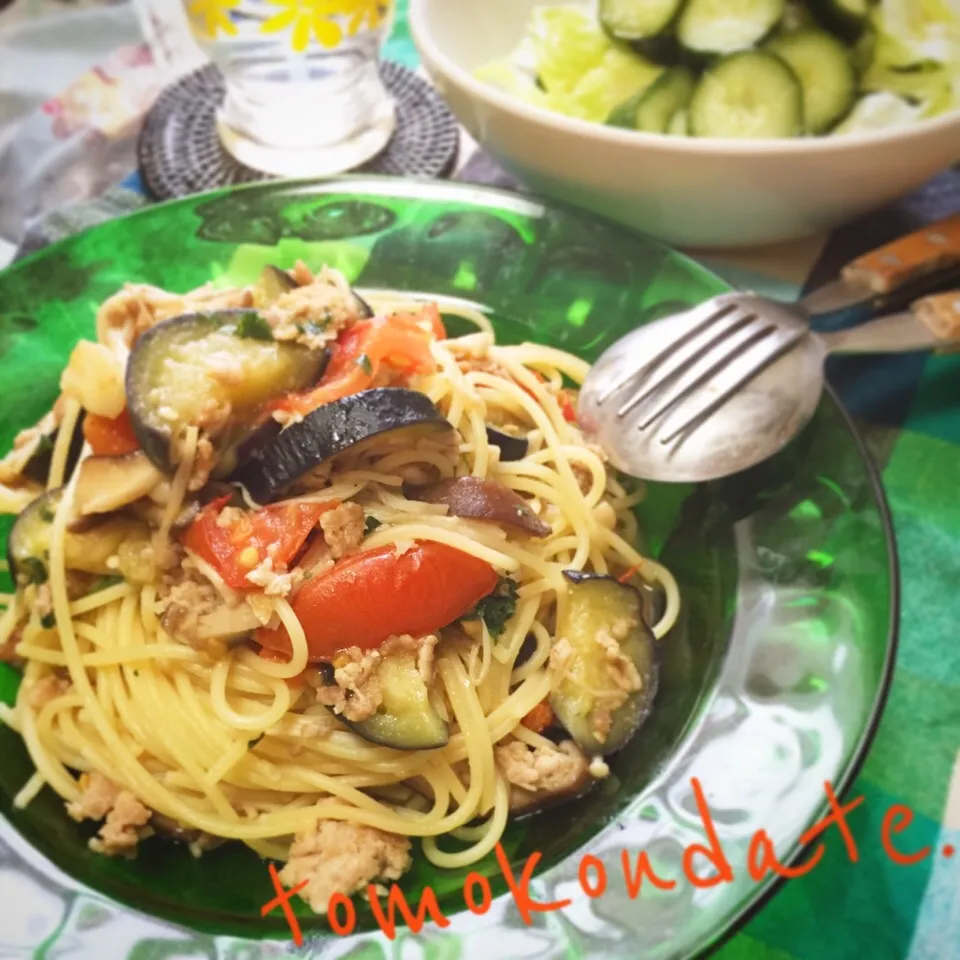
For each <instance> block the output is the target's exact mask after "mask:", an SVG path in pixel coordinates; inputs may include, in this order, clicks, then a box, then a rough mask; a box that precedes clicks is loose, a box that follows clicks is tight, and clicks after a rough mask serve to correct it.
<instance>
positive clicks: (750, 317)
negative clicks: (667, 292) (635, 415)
mask: <svg viewBox="0 0 960 960" xmlns="http://www.w3.org/2000/svg"><path fill="white" fill-rule="evenodd" d="M755 319H756V314H753V313H748V314H746V315H745V316H742V317H740V318H739V319H738V320H736V321H734V322H733V323H732V324H731V325H730V326H728V327H725V328H724V329H723V330H721V331H720V332H719V333H718V334H716V335H715V336H713V337H712V338H711V339H710V340H708V341H707V342H706V343H705V344H704V345H703V346H702V347H699V348H698V349H697V350H696V351H694V353H692V354H691V355H690V356H689V357H687V358H686V360H683V361H682V362H681V363H678V364H677V365H676V367H674V368H673V370H668V371H667V372H666V373H665V374H663V375H662V376H661V377H659V378H658V379H655V380H654V381H653V383H651V384H650V386H648V387H647V388H646V390H641V392H640V393H636V394H634V395H633V396H632V397H631V398H630V399H629V400H628V401H627V402H626V403H625V404H624V405H623V406H622V407H620V409H619V410H618V411H617V416H618V417H625V416H626V415H627V414H628V413H629V412H630V411H631V410H633V409H634V408H635V407H638V406H639V405H640V404H641V403H643V401H644V400H646V399H647V398H648V397H649V396H651V395H652V394H654V393H657V392H658V391H660V390H662V389H663V388H665V387H667V386H669V385H670V384H671V383H675V382H676V381H677V380H678V379H679V378H680V377H682V376H683V375H684V374H685V373H686V372H687V371H688V370H689V369H690V368H691V367H693V366H694V364H696V363H698V362H699V361H700V360H702V359H703V358H704V357H706V356H707V355H708V354H710V353H712V352H713V350H714V348H716V347H718V346H719V345H720V344H721V343H723V341H724V340H728V339H729V338H730V337H732V336H735V335H736V334H738V333H739V332H740V331H741V330H743V329H744V328H745V327H748V326H749V325H750V324H751V323H753V321H754V320H755Z"/></svg>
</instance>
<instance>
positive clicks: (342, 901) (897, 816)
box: [261, 779, 954, 946]
mask: <svg viewBox="0 0 960 960" xmlns="http://www.w3.org/2000/svg"><path fill="white" fill-rule="evenodd" d="M690 785H691V788H692V790H693V795H694V799H695V800H696V804H697V810H698V812H699V815H700V819H701V821H702V823H703V829H704V834H705V837H706V841H707V842H706V843H692V844H690V845H689V846H688V847H686V848H685V850H684V851H683V857H682V861H681V867H682V873H683V878H682V880H685V881H686V882H687V883H689V884H690V885H691V886H693V887H697V888H699V889H709V888H711V887H716V886H718V885H720V884H723V883H732V882H733V879H734V868H733V865H732V864H731V863H730V861H729V860H728V858H727V855H726V854H725V853H724V851H723V847H722V845H721V843H720V838H719V837H718V835H717V831H716V827H715V826H714V822H713V817H712V816H711V814H710V808H709V807H708V806H707V800H706V797H705V796H704V793H703V787H702V786H701V784H700V781H699V780H697V779H693V780H691V781H690ZM825 789H826V795H827V802H828V804H829V810H828V812H827V813H826V815H825V816H824V817H823V818H822V819H821V820H819V821H818V822H817V823H815V824H814V825H813V826H812V827H810V829H809V830H807V832H806V833H804V834H803V836H802V837H801V838H800V844H801V846H803V847H811V849H810V851H809V853H808V855H807V856H806V858H805V859H804V860H803V861H802V862H800V863H797V864H796V865H795V866H787V865H786V864H784V863H781V862H780V860H779V859H778V858H777V855H776V853H775V851H774V846H773V841H772V840H771V839H770V837H769V835H768V834H767V832H766V830H758V831H757V832H756V833H755V834H754V835H753V837H752V839H751V841H750V846H749V848H748V851H747V857H746V864H745V865H744V866H743V867H738V869H743V868H744V867H745V869H746V871H747V873H748V875H749V876H750V878H751V880H754V881H756V882H760V881H762V880H764V879H766V878H767V877H768V876H770V875H771V874H773V875H775V876H777V877H782V878H785V879H795V878H797V877H802V876H805V875H806V874H808V873H810V872H811V871H812V870H813V869H815V868H816V866H817V865H818V864H819V863H820V861H821V860H822V859H823V855H824V852H825V850H826V847H825V844H824V841H823V837H824V836H825V834H826V833H827V832H828V831H829V830H830V829H831V828H836V833H837V834H839V836H840V838H841V840H842V842H843V844H844V846H845V848H846V852H847V856H848V857H849V859H850V861H851V862H852V863H856V862H857V861H858V860H859V859H860V853H859V851H858V849H857V844H856V841H855V840H854V838H853V834H852V833H851V831H850V827H849V825H848V824H847V816H848V815H849V814H850V813H851V812H852V811H853V810H855V809H856V808H857V807H859V806H860V804H862V803H863V802H864V798H863V797H862V796H860V797H857V798H856V799H854V800H851V801H850V802H848V803H845V804H842V803H841V802H840V801H839V800H838V799H837V796H836V794H835V793H834V790H833V786H832V784H830V783H829V782H828V783H826V784H825ZM912 822H913V813H912V811H911V810H910V809H909V808H908V807H905V806H904V805H903V804H894V805H893V806H892V807H890V809H889V810H888V811H887V812H886V814H885V815H884V818H883V822H882V825H881V831H880V834H881V835H880V842H881V844H882V846H883V850H884V852H885V853H886V855H887V856H888V857H889V858H890V860H892V861H893V862H894V863H895V864H898V865H900V866H910V865H912V864H915V863H919V862H920V861H921V860H925V859H926V858H927V857H929V856H930V854H931V853H932V848H931V847H929V846H927V847H923V848H921V849H919V850H914V851H907V850H904V849H902V848H901V846H900V845H899V844H898V843H897V840H896V836H897V835H898V834H900V833H903V832H904V831H905V830H906V829H907V828H908V827H909V826H910V824H911V823H912ZM814 844H815V845H814ZM953 852H954V851H953V849H952V848H949V847H945V848H944V850H943V853H944V855H945V856H948V857H949V856H952V855H953ZM495 853H496V858H497V864H498V866H499V869H500V873H501V875H502V877H503V880H504V881H505V883H506V885H507V890H508V893H509V895H510V896H511V897H512V898H513V902H514V903H515V905H516V907H517V910H518V912H519V914H520V916H521V918H522V919H523V922H524V923H526V924H527V925H529V924H531V923H532V922H533V918H534V916H535V915H536V914H539V913H551V912H553V911H554V910H562V909H564V907H568V906H569V905H570V904H571V903H572V900H571V899H569V898H566V899H563V900H548V901H539V900H536V899H534V897H533V894H532V893H531V891H530V884H531V882H532V881H533V874H534V871H535V870H536V869H537V865H538V864H539V863H540V860H541V859H542V858H541V854H539V853H532V854H531V855H530V856H529V857H527V860H526V862H525V863H524V864H523V867H522V868H521V869H520V871H519V874H518V873H516V872H514V869H513V867H512V866H511V865H510V861H509V859H508V857H507V855H506V853H505V852H504V850H503V848H502V847H501V846H500V844H497V846H496V850H495ZM270 876H271V880H272V882H273V887H274V890H275V892H276V897H274V899H273V900H271V901H270V902H269V903H266V904H264V906H263V909H262V911H261V913H262V915H263V916H266V915H267V914H268V913H270V912H271V911H273V910H275V909H277V908H281V909H282V910H283V912H284V914H285V915H286V918H287V922H288V923H289V924H290V930H291V933H292V934H293V939H294V942H295V943H296V944H297V945H298V946H299V945H300V944H301V943H302V942H303V937H302V934H301V932H300V926H299V924H298V922H297V919H296V917H295V915H294V914H293V911H292V910H291V909H290V906H289V900H290V898H291V897H293V896H294V895H295V893H296V892H297V891H298V890H299V889H300V887H302V886H304V884H305V882H304V883H302V884H300V885H299V886H298V887H296V888H294V889H293V890H287V891H285V890H284V889H283V887H282V885H281V884H280V880H279V878H278V876H277V873H276V869H275V867H274V866H273V865H272V864H271V865H270ZM578 877H579V881H580V886H581V888H582V889H583V892H584V894H585V895H586V896H588V897H590V898H591V899H594V898H596V897H602V896H603V895H604V894H605V893H606V892H607V891H608V889H610V887H611V886H612V885H613V884H618V885H622V887H621V889H625V890H626V893H627V895H628V896H629V897H630V898H631V899H633V900H635V899H636V898H637V897H639V896H640V894H641V891H642V889H643V887H644V885H645V884H646V885H648V886H650V887H654V888H656V889H658V890H673V889H675V888H676V887H677V886H678V885H679V884H680V883H681V882H682V880H681V878H680V877H666V876H661V875H659V874H658V873H657V872H656V870H655V869H654V867H653V865H652V864H651V862H650V858H649V857H648V856H647V854H646V853H644V852H635V851H627V850H624V851H622V852H621V854H620V863H619V865H618V868H616V867H615V868H611V865H610V863H609V862H604V861H603V860H601V859H600V858H599V857H595V856H593V855H592V854H587V855H586V856H585V857H583V859H582V860H581V861H580V867H579V870H578ZM462 893H463V903H464V907H465V908H466V909H467V910H469V911H470V913H473V914H476V915H478V916H482V915H483V914H485V913H486V912H487V911H488V910H489V909H490V906H491V904H492V903H493V890H492V888H491V885H490V881H489V880H488V879H487V877H485V876H483V875H482V874H480V873H476V872H472V873H468V874H467V877H466V879H465V881H464V885H463V891H462ZM367 896H368V898H369V901H370V908H371V910H372V911H373V916H374V919H375V920H376V922H377V925H378V926H379V927H380V930H381V931H382V932H383V933H384V934H385V935H386V936H387V937H388V938H389V939H391V940H393V939H394V938H395V937H396V935H397V926H398V924H399V923H402V924H405V925H406V926H407V927H408V928H409V929H410V931H411V932H412V933H414V934H417V933H419V932H420V931H421V930H422V929H423V926H424V924H425V923H426V922H427V921H430V922H431V923H433V924H435V925H436V926H438V927H441V928H442V927H449V926H450V919H449V918H448V917H447V916H446V915H445V914H444V913H443V911H442V910H441V909H440V904H439V903H438V901H437V896H436V893H434V891H433V890H432V889H431V888H430V887H426V888H425V889H424V891H423V893H422V894H421V896H420V899H419V901H418V902H417V905H416V907H415V908H414V907H412V906H411V905H410V903H409V902H408V901H407V898H406V896H405V895H404V893H403V891H402V890H401V889H400V888H399V887H398V886H397V885H396V884H393V885H392V886H391V887H390V889H389V891H388V892H387V893H386V894H385V895H384V893H383V891H382V888H380V889H379V890H378V888H377V887H376V886H374V885H373V884H371V885H370V886H368V887H367ZM327 921H328V923H329V924H330V929H331V930H332V931H333V932H334V933H335V934H338V935H339V936H349V935H350V934H351V933H353V932H354V930H355V929H356V925H357V914H356V908H355V907H354V904H353V901H352V900H351V899H350V897H348V896H346V895H344V894H342V893H336V894H334V895H333V897H331V899H330V904H329V906H328V908H327Z"/></svg>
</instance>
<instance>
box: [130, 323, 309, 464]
mask: <svg viewBox="0 0 960 960" xmlns="http://www.w3.org/2000/svg"><path fill="white" fill-rule="evenodd" d="M256 321H259V322H256ZM264 323H265V321H263V320H262V318H261V317H260V315H259V314H257V313H256V312H255V311H250V310H221V311H218V312H215V313H208V314H186V315H184V316H180V317H173V318H172V319H170V320H166V321H164V322H163V323H159V324H157V325H156V326H155V327H152V328H151V329H150V330H148V331H147V332H146V333H145V334H143V336H141V337H140V339H139V340H138V341H137V343H136V346H135V347H134V349H133V352H132V353H131V355H130V359H129V362H128V364H127V375H126V392H127V404H128V407H129V410H130V415H131V420H132V422H133V428H134V433H135V434H136V436H137V439H138V440H139V442H140V445H141V447H142V448H143V450H144V452H145V453H146V454H147V456H148V457H149V458H150V459H151V460H152V461H153V462H154V463H155V464H156V465H157V466H158V467H159V468H160V469H161V470H163V471H164V472H167V473H170V472H173V471H174V470H175V469H176V456H175V452H174V447H175V440H176V439H177V438H178V437H179V436H180V434H181V433H182V431H183V430H184V428H186V427H188V426H196V427H200V428H201V429H202V430H203V431H204V433H205V435H206V436H207V437H209V438H210V439H211V440H213V441H214V444H215V447H216V449H217V450H218V451H225V450H227V449H229V448H231V447H233V446H235V445H236V444H238V443H240V442H242V440H243V439H244V438H246V437H247V436H249V435H250V433H252V432H253V431H255V430H256V429H257V427H258V426H259V425H260V422H261V420H262V418H261V416H260V413H261V410H262V408H263V406H264V404H266V403H267V402H268V401H269V400H272V399H274V398H275V397H279V396H282V395H283V394H285V393H289V392H291V391H295V390H304V389H306V388H307V387H310V386H312V385H313V384H314V383H316V382H317V380H318V379H319V378H320V375H321V374H322V372H323V368H324V365H325V363H326V354H325V353H324V352H322V351H315V350H309V349H307V348H306V347H302V346H298V345H296V344H293V343H278V342H277V341H275V340H273V339H264V338H263V337H262V336H261V327H262V324H264Z"/></svg>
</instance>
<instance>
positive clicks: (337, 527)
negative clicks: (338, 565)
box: [320, 503, 364, 560]
mask: <svg viewBox="0 0 960 960" xmlns="http://www.w3.org/2000/svg"><path fill="white" fill-rule="evenodd" d="M363 526H364V517H363V507H361V506H360V504H359V503H342V504H340V506H339V507H335V508H334V509H333V510H328V511H327V512H326V513H324V514H323V515H322V516H321V517H320V529H321V530H323V537H324V539H325V540H326V541H327V546H329V547H330V553H331V554H332V555H333V557H334V558H335V559H337V560H339V559H340V557H344V556H346V555H347V554H348V553H353V551H354V550H356V549H357V548H358V547H359V546H360V544H361V543H362V542H363Z"/></svg>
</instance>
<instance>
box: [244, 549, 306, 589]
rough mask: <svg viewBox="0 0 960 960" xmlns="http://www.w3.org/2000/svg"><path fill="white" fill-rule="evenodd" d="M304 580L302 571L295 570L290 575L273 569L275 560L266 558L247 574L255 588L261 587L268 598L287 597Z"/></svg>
mask: <svg viewBox="0 0 960 960" xmlns="http://www.w3.org/2000/svg"><path fill="white" fill-rule="evenodd" d="M302 579H303V571H302V570H293V571H290V572H289V573H288V572H286V571H283V570H274V569H273V558H272V557H266V558H265V559H264V560H262V561H261V562H260V563H259V564H258V565H257V566H256V567H254V568H253V570H251V571H250V572H249V573H248V574H247V580H249V581H250V582H251V583H252V584H253V585H254V586H257V587H261V588H262V589H263V592H264V593H265V594H266V595H267V596H268V597H287V596H289V595H290V593H291V591H293V590H295V589H296V588H297V587H298V586H299V585H300V581H301V580H302Z"/></svg>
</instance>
